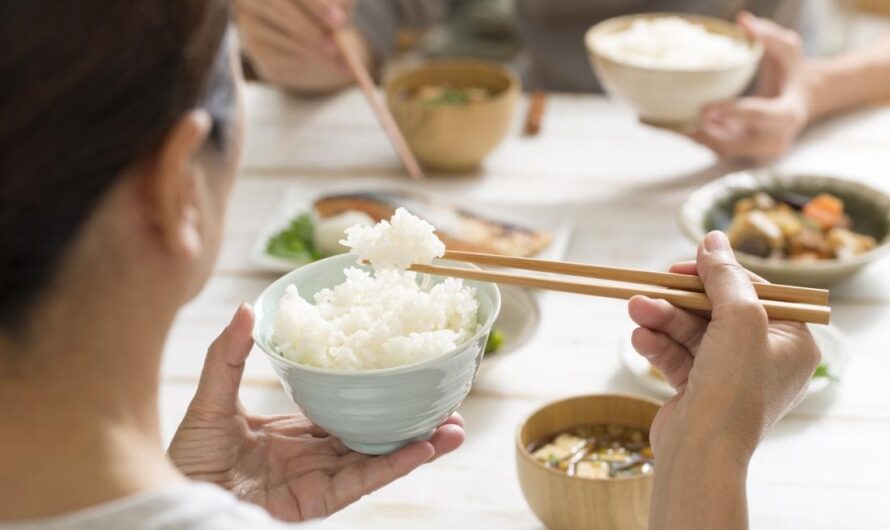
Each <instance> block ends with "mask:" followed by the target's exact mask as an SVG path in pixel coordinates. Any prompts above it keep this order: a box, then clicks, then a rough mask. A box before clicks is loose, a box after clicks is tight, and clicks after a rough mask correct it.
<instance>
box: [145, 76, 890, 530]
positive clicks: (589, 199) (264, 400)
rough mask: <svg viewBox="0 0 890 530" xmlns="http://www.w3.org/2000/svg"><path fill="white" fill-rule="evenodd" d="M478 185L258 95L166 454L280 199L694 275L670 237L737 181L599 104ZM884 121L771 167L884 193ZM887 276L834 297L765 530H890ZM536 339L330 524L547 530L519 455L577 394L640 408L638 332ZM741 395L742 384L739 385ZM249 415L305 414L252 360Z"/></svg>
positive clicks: (757, 501) (581, 315) (180, 351)
mask: <svg viewBox="0 0 890 530" xmlns="http://www.w3.org/2000/svg"><path fill="white" fill-rule="evenodd" d="M524 110H525V109H524V105H523V106H522V107H520V109H519V112H518V113H517V123H516V127H515V128H514V130H513V131H512V132H511V133H510V135H509V136H508V138H507V139H506V140H505V142H504V143H503V144H502V145H501V146H500V147H499V148H498V149H497V150H496V151H495V152H494V153H492V154H491V155H490V156H489V157H488V159H487V160H486V162H485V164H484V166H483V167H482V168H481V169H480V170H479V172H478V174H475V175H470V176H462V177H450V178H449V177H434V178H431V179H429V180H428V181H427V182H424V183H421V184H415V183H412V182H409V181H408V179H407V177H405V176H404V174H403V173H402V171H401V170H400V166H399V163H398V160H397V159H396V158H395V155H394V154H393V151H392V149H391V148H390V147H389V145H388V144H387V141H386V138H385V137H384V136H383V134H382V132H381V131H380V130H379V129H378V127H377V125H376V123H375V121H374V119H373V116H372V115H371V113H370V111H369V110H368V108H367V107H366V105H365V103H364V101H363V100H362V98H361V95H360V94H359V93H358V92H355V91H346V92H343V93H341V94H339V95H336V96H333V97H331V98H328V99H311V100H300V99H296V98H293V97H291V96H288V95H285V94H283V93H280V92H278V91H276V90H274V89H271V88H268V87H262V86H255V85H254V86H251V87H250V88H249V90H248V114H249V118H248V128H247V131H248V133H247V136H248V140H247V145H246V148H245V160H244V166H243V170H242V171H241V175H240V178H239V180H238V183H237V184H236V186H235V190H234V194H233V197H232V200H231V205H230V208H229V216H228V227H227V237H226V241H225V245H224V248H223V251H222V256H221V259H220V261H219V264H218V267H217V270H216V273H215V274H214V276H213V278H212V279H211V280H210V282H209V283H208V285H207V287H206V288H205V289H204V291H203V292H202V293H201V294H200V295H199V296H198V297H197V298H196V299H195V300H194V301H193V302H192V303H190V304H189V305H188V306H187V307H186V308H185V309H184V310H183V311H182V313H181V314H180V315H179V317H178V319H177V321H176V323H175V325H174V329H173V332H172V334H171V336H170V339H169V341H168V344H167V348H166V355H165V360H164V365H163V376H164V383H163V389H162V393H161V414H162V422H163V428H164V433H165V436H166V437H168V438H169V437H170V436H172V433H173V431H174V429H175V428H176V425H177V424H178V422H179V420H180V418H181V416H182V413H183V411H184V410H185V407H186V405H187V404H188V400H189V399H190V398H191V395H192V393H193V391H194V387H195V382H196V380H197V376H198V374H199V371H200V368H201V363H202V362H203V356H204V352H205V351H206V348H207V345H208V344H209V343H210V341H211V340H212V339H213V338H214V337H215V336H216V334H217V333H218V332H219V331H220V330H221V329H222V328H223V327H224V326H225V324H226V323H227V321H228V318H229V317H230V315H231V313H232V312H233V311H234V309H235V308H236V306H237V304H238V303H239V302H241V301H242V300H247V301H251V300H253V299H254V298H255V297H256V296H257V294H259V292H260V290H261V289H262V288H263V287H264V286H265V285H267V284H268V283H269V282H270V281H271V280H272V279H274V275H273V276H270V275H268V274H264V273H262V272H260V271H258V270H257V269H256V268H255V267H254V266H252V265H251V262H250V261H249V259H248V257H247V255H248V252H249V250H250V248H251V246H252V245H253V244H254V240H255V238H256V237H257V232H258V231H259V230H260V229H261V228H262V226H263V224H264V223H265V222H266V220H267V218H268V216H269V214H270V211H271V209H272V208H274V206H275V204H276V203H277V201H278V200H279V198H280V197H281V196H283V195H284V193H285V191H286V190H288V189H291V188H295V189H298V190H305V193H306V194H307V197H310V196H312V195H315V194H318V193H321V192H324V191H326V190H329V189H331V188H343V187H344V186H350V187H351V188H353V189H355V188H364V189H368V188H374V187H376V186H381V185H385V186H389V187H392V186H401V185H403V186H405V187H406V188H409V189H415V190H422V191H424V192H426V193H430V194H435V195H438V196H441V197H443V198H446V199H450V200H453V201H455V202H458V203H463V204H472V203H473V202H474V201H480V202H498V203H504V204H507V205H511V204H515V208H516V209H517V212H520V211H521V210H522V207H523V204H529V203H533V204H536V205H542V206H544V205H552V206H553V207H557V208H562V207H566V205H571V206H573V207H574V208H576V211H577V215H576V219H575V223H574V229H573V237H572V239H571V241H570V243H569V245H568V249H567V252H566V258H567V259H570V260H573V261H587V262H592V263H599V264H607V265H619V266H632V267H640V268H654V269H662V268H664V267H665V266H666V265H667V264H669V263H670V262H672V261H675V260H678V259H686V258H689V257H691V256H692V255H693V252H694V246H693V245H692V244H691V243H690V242H689V241H688V240H686V239H685V238H684V236H683V235H682V234H681V233H680V230H679V228H678V227H677V224H676V222H675V216H676V211H677V207H678V205H679V204H680V202H681V201H682V200H683V198H684V197H685V196H686V195H687V194H688V193H689V192H690V191H691V190H693V189H695V188H696V187H698V186H700V185H702V184H704V183H706V182H708V181H709V180H711V179H713V178H715V177H717V176H720V175H722V174H725V173H727V172H729V171H732V170H735V169H740V166H733V165H728V164H721V163H718V162H717V161H716V160H715V159H714V157H713V156H712V155H711V153H710V152H709V151H707V150H705V149H703V148H701V147H699V146H697V145H695V144H693V143H692V142H690V141H688V140H686V139H685V138H683V137H680V136H677V135H674V134H672V133H669V132H664V131H661V130H657V129H652V128H648V127H645V126H642V125H640V124H638V123H637V122H636V120H635V119H634V118H633V116H632V115H631V114H630V112H629V111H628V110H627V109H624V108H621V107H619V106H617V105H615V104H613V103H611V102H610V101H608V100H606V99H605V98H602V97H598V96H589V95H585V96H569V95H554V96H551V97H550V99H549V102H548V107H547V112H546V114H545V117H544V123H543V129H542V132H541V134H540V135H539V136H537V137H535V138H532V139H527V138H523V137H521V136H520V135H519V133H518V130H519V121H520V118H521V115H523V114H524ZM888 132H890V109H888V108H875V109H869V110H866V111H862V112H858V113H855V114H852V115H848V116H845V117H842V118H840V119H836V120H833V121H830V122H827V123H823V124H820V125H818V126H816V127H814V128H812V129H811V130H809V131H808V132H807V133H806V134H805V135H804V137H803V138H802V139H801V141H800V142H799V144H798V146H797V147H796V148H795V149H794V150H793V152H791V153H790V154H789V155H788V156H786V157H785V158H784V159H782V160H780V161H778V162H777V165H778V166H779V167H781V168H783V169H788V170H800V171H812V172H821V173H838V174H843V175H849V176H852V177H854V178H858V179H861V180H863V181H866V182H869V183H870V184H872V185H874V186H878V187H881V188H883V189H890V172H888V168H890V136H888ZM888 273H890V260H887V261H884V262H882V263H878V264H876V265H873V266H871V267H870V268H869V269H867V270H866V271H865V272H863V273H862V274H861V275H859V276H858V277H856V278H854V279H852V280H851V281H848V282H846V283H844V284H842V285H839V286H837V287H836V288H834V289H833V292H832V300H833V309H834V319H833V320H834V323H835V324H834V325H835V326H836V327H837V328H838V329H839V330H840V331H841V332H842V333H844V334H845V337H846V341H845V344H844V346H845V349H846V352H847V354H848V356H849V365H848V367H847V370H846V373H845V374H844V377H843V381H842V382H841V383H840V384H839V385H837V386H836V387H835V388H834V389H833V390H831V391H829V392H828V393H826V394H823V395H819V396H815V397H812V398H810V399H808V400H807V401H805V402H804V403H803V404H802V405H801V406H800V407H799V408H797V409H796V410H794V411H793V412H792V413H791V414H790V415H789V416H788V417H787V418H786V419H785V420H784V421H783V422H782V423H780V424H779V425H778V426H777V427H776V428H775V429H774V430H773V432H772V433H771V434H770V435H769V436H768V437H767V439H766V440H765V441H764V442H763V444H762V446H761V447H760V449H759V450H758V452H757V454H756V456H755V458H754V460H753V463H752V465H751V470H750V477H749V486H748V490H749V495H750V511H751V519H752V525H753V528H764V529H785V528H787V529H800V528H808V529H826V530H828V529H831V530H837V529H844V528H890V510H886V509H884V507H883V506H884V505H883V503H884V502H887V501H888V500H890V456H888V449H890V390H888V384H887V380H888V379H887V374H890V275H888ZM538 302H539V304H540V309H541V313H542V319H541V323H540V327H539V328H538V331H537V333H536V335H535V336H534V337H533V338H532V339H531V340H530V342H528V343H527V344H526V345H525V346H523V347H522V348H521V349H520V350H518V351H515V352H512V353H509V354H506V355H504V356H503V357H501V358H499V359H498V360H497V361H496V362H492V363H490V364H489V365H487V366H483V369H482V371H481V372H480V375H479V378H478V380H477V382H476V385H475V387H474V389H473V393H472V394H471V395H470V397H469V398H468V399H467V400H466V401H465V402H464V404H463V405H462V406H461V409H460V411H461V413H462V414H463V415H464V417H465V418H466V423H467V442H466V444H465V445H464V446H463V447H462V448H461V449H460V450H459V451H458V452H456V453H454V454H452V455H449V456H447V457H445V458H443V459H441V460H439V461H437V462H435V463H434V464H431V465H428V466H425V467H424V468H423V469H421V470H419V471H417V472H415V473H413V474H412V475H410V476H409V477H406V478H404V479H402V480H400V481H397V482H396V483H394V484H392V485H390V486H388V487H386V488H384V489H382V490H380V491H378V492H376V493H374V494H373V495H370V496H368V497H366V498H365V499H363V500H361V501H360V502H358V503H356V504H355V505H353V506H351V507H349V508H347V509H345V510H343V511H342V512H340V513H338V514H336V515H335V516H334V519H335V520H336V521H338V522H340V523H342V524H345V525H348V526H354V527H356V528H368V529H371V528H373V529H384V528H386V529H389V528H427V529H436V528H443V529H444V528H486V529H488V528H511V529H539V528H543V526H542V525H541V524H540V523H539V522H538V521H537V519H536V518H535V517H534V515H533V514H532V513H531V511H530V510H529V509H528V507H527V506H526V504H525V501H524V499H523V497H522V493H521V491H520V489H519V485H518V482H517V480H516V473H515V468H514V460H513V459H514V454H513V436H514V431H515V429H516V426H517V425H518V423H519V422H520V420H521V419H522V418H523V417H524V416H525V415H527V414H528V413H529V412H531V411H532V410H533V409H534V408H536V407H538V406H539V405H541V404H543V403H545V402H546V401H549V400H552V399H555V398H559V397H562V396H567V395H572V394H581V393H603V392H632V393H645V392H646V390H645V389H644V388H643V387H641V386H640V385H639V384H638V383H637V382H636V381H635V380H634V379H633V378H632V377H631V376H630V375H628V374H627V373H626V372H624V371H623V370H622V369H621V366H620V365H619V360H618V357H617V348H618V345H619V343H620V342H621V341H622V340H625V338H626V335H627V333H628V332H629V330H630V329H631V324H630V322H629V319H628V318H627V316H626V311H625V307H624V303H622V302H621V301H615V300H604V299H596V298H587V297H582V296H574V295H568V294H558V293H542V294H540V295H539V298H538ZM739 377H744V374H739ZM242 399H243V400H244V402H245V405H246V406H247V407H249V408H250V409H251V410H253V411H256V412H260V413H280V412H287V411H291V410H293V405H292V404H291V403H290V402H289V400H288V398H287V397H286V396H285V395H284V393H283V391H282V390H281V389H280V387H279V386H278V383H277V381H276V380H275V379H274V375H273V373H272V371H271V368H270V367H269V366H268V365H267V362H266V360H265V359H263V358H262V355H261V354H260V353H259V352H258V351H254V354H253V355H252V356H251V359H250V360H249V361H248V367H247V371H246V376H245V383H244V387H243V390H242Z"/></svg>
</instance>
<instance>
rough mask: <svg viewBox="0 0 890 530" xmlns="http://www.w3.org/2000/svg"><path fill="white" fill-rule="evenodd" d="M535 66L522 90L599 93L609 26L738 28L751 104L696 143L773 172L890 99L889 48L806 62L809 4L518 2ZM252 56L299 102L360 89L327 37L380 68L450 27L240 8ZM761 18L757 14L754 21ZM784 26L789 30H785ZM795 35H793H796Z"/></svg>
mask: <svg viewBox="0 0 890 530" xmlns="http://www.w3.org/2000/svg"><path fill="white" fill-rule="evenodd" d="M515 3H516V17H517V23H518V27H519V30H520V34H521V36H522V39H523V41H524V44H525V47H526V49H527V51H528V55H529V58H530V63H529V66H528V69H527V71H525V72H523V78H524V81H525V86H526V88H529V89H543V90H554V91H576V92H577V91H592V90H598V85H597V82H596V78H595V76H594V75H593V73H592V71H591V69H590V66H589V64H588V61H587V57H586V52H585V50H584V43H583V35H584V32H585V31H586V30H587V29H588V28H589V27H590V26H592V25H593V24H595V23H597V22H599V21H601V20H604V19H606V18H609V17H613V16H618V15H622V14H628V13H634V12H655V11H674V12H690V13H698V14H703V15H711V16H717V17H721V18H727V19H728V18H732V17H733V16H735V13H737V12H739V11H741V10H746V11H744V12H742V13H741V14H739V15H738V17H737V20H738V22H739V24H740V25H741V26H742V27H743V28H744V29H745V30H746V31H747V32H748V33H749V34H750V35H751V36H752V37H753V38H755V39H757V40H759V41H760V42H762V43H763V45H764V48H765V55H764V60H763V62H762V64H761V69H760V75H759V77H758V81H757V84H756V90H755V92H754V93H753V94H751V95H750V96H745V97H741V98H739V99H736V100H734V101H727V102H719V103H716V104H714V105H711V106H710V107H708V108H706V109H705V110H704V111H703V113H702V117H701V123H700V126H699V128H698V129H697V130H695V131H694V132H692V133H691V134H690V137H691V138H692V139H694V140H695V141H697V142H699V143H701V144H702V145H705V146H707V147H709V148H710V149H712V150H713V151H714V152H715V153H716V154H717V155H718V156H720V157H723V158H727V159H740V160H751V161H755V162H765V161H768V160H770V159H773V158H775V157H777V156H779V155H781V154H783V153H785V152H786V151H787V150H788V149H789V148H790V147H791V146H792V145H793V143H794V141H795V139H796V138H797V136H798V135H799V134H800V132H801V131H802V130H804V129H805V128H806V127H807V126H808V125H809V124H811V123H813V122H815V121H817V120H819V119H821V118H823V117H825V116H829V115H831V114H835V113H838V112H842V111H845V110H849V109H852V108H855V107H857V106H861V105H865V104H867V103H870V102H872V101H874V100H875V99H878V98H881V97H884V96H887V95H890V89H888V88H887V87H888V86H890V38H888V39H883V40H881V41H879V42H876V43H874V44H873V45H871V46H867V47H865V48H863V49H861V50H857V51H853V52H850V53H846V54H842V55H840V56H837V57H832V58H824V59H822V58H807V57H805V56H804V53H803V46H802V41H801V37H800V33H799V32H800V30H801V29H802V28H803V27H805V26H806V25H807V22H808V20H807V19H808V16H807V15H808V13H807V12H806V2H803V1H802V0H784V1H767V0H762V1H761V0H747V1H746V0H724V1H715V2H704V1H699V0H686V1H683V0H610V1H608V2H599V1H592V0H516V2H515ZM235 6H236V13H237V17H236V18H237V23H238V28H239V31H240V33H241V36H242V39H243V46H244V53H245V55H246V57H247V58H248V59H249V60H250V62H251V64H252V65H253V66H254V67H255V69H256V71H257V73H258V75H259V76H260V77H261V78H262V79H264V80H267V81H269V82H272V83H275V84H278V85H281V86H283V87H285V88H288V89H291V90H294V91H297V92H303V93H323V92H329V91H333V90H337V89H340V88H343V87H345V86H347V85H350V84H351V83H352V82H353V81H352V78H351V76H350V73H349V71H348V69H347V68H346V67H345V66H344V65H343V63H342V60H341V58H340V56H339V54H338V51H337V49H336V47H335V46H334V44H333V42H332V41H331V39H330V36H329V32H330V31H331V30H332V29H343V30H345V31H346V32H347V34H348V35H349V42H350V45H351V46H353V47H354V48H355V49H356V51H357V52H358V53H359V55H360V56H361V57H363V59H364V61H365V63H366V64H367V65H368V66H369V68H371V69H372V70H376V69H379V67H381V66H382V65H383V64H384V62H385V60H386V58H387V57H388V56H389V54H390V53H391V52H392V48H393V44H394V42H395V36H396V33H397V31H398V30H399V29H400V28H405V27H426V26H430V25H432V24H434V23H436V22H439V21H441V20H442V19H443V17H444V16H445V14H446V12H447V7H448V2H446V1H443V0H235ZM752 13H753V14H752ZM786 28H793V30H792V29H786ZM795 30H797V31H795Z"/></svg>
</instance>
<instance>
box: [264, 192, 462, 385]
mask: <svg viewBox="0 0 890 530" xmlns="http://www.w3.org/2000/svg"><path fill="white" fill-rule="evenodd" d="M347 232H348V236H347V239H346V242H345V243H347V244H348V246H350V247H352V249H353V252H355V253H357V252H356V251H357V250H360V251H361V253H360V254H359V256H358V257H359V259H368V260H370V261H371V263H373V264H374V268H375V271H374V272H373V273H369V272H366V271H364V270H361V269H358V268H354V267H352V268H348V269H346V270H345V271H344V274H345V275H346V281H344V282H343V283H341V284H340V285H337V286H335V287H333V288H331V289H324V290H322V291H320V292H319V293H317V294H316V295H315V298H314V302H315V303H314V304H312V303H309V302H308V301H306V300H304V299H303V298H302V297H301V296H300V294H299V292H298V291H297V288H296V286H294V285H290V286H288V287H287V289H286V290H285V293H284V296H283V297H282V299H281V302H280V304H279V306H278V311H277V313H276V315H275V322H274V330H273V337H272V340H273V343H274V345H275V348H276V350H277V351H278V352H279V353H280V354H282V355H283V356H285V357H287V358H288V359H291V360H293V361H296V362H299V363H302V364H306V365H309V366H315V367H319V368H336V369H348V370H373V369H378V368H388V367H393V366H401V365H405V364H412V363H415V362H419V361H423V360H426V359H430V358H433V357H437V356H439V355H442V354H445V353H447V352H449V351H451V350H453V349H455V348H456V347H458V346H460V345H461V344H463V343H465V342H466V341H467V340H469V339H470V338H472V336H473V335H474V334H475V333H476V331H477V328H478V325H479V324H478V321H477V313H478V310H479V303H478V301H477V300H476V292H475V289H473V288H471V287H465V286H464V285H463V282H462V281H461V280H459V279H454V278H448V279H446V280H445V281H443V282H442V283H438V284H436V285H434V286H432V287H431V288H423V287H421V286H420V285H418V281H417V280H418V278H417V275H416V273H413V272H407V271H405V270H402V269H403V268H404V267H406V266H408V265H411V264H412V263H416V262H420V263H423V262H427V263H428V262H429V261H431V260H432V258H433V257H435V256H437V255H441V254H442V253H443V251H444V245H443V244H442V242H441V241H439V239H438V238H437V237H436V236H435V234H434V233H433V230H432V227H431V226H430V225H429V224H427V223H425V222H424V221H421V220H420V219H418V218H417V217H414V216H413V215H411V214H410V213H408V212H407V211H405V210H401V209H400V210H399V211H397V212H396V214H395V215H394V216H393V218H392V220H391V222H389V223H387V222H386V221H383V222H381V223H379V224H378V225H376V226H375V227H372V228H358V227H353V228H350V229H348V230H347Z"/></svg>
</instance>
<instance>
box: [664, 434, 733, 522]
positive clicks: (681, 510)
mask: <svg viewBox="0 0 890 530" xmlns="http://www.w3.org/2000/svg"><path fill="white" fill-rule="evenodd" d="M738 453H739V451H738V450H737V449H736V448H734V447H733V445H732V444H731V442H730V443H726V444H719V443H714V440H713V439H711V438H708V437H707V436H704V435H703V434H698V435H691V436H688V437H687V438H685V439H683V440H682V442H681V443H680V444H678V446H677V447H671V448H663V449H662V450H661V451H660V452H659V454H658V463H657V466H658V467H657V471H656V473H655V484H654V487H653V494H652V503H651V506H650V514H651V516H650V524H649V528H650V530H671V529H677V530H681V529H686V528H720V529H722V530H744V529H746V528H748V502H747V494H746V491H745V481H746V479H747V475H748V459H747V458H744V457H741V458H740V457H739V454H738Z"/></svg>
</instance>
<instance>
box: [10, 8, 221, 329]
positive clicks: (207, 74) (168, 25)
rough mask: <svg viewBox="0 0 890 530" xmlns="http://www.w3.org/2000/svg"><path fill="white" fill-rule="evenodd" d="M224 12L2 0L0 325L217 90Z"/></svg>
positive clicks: (22, 315) (19, 315) (21, 309)
mask: <svg viewBox="0 0 890 530" xmlns="http://www.w3.org/2000/svg"><path fill="white" fill-rule="evenodd" d="M227 21H228V2H227V1H226V0H78V1H58V0H3V1H2V2H0V329H5V330H6V331H8V332H11V333H12V334H14V333H15V332H16V329H17V328H18V327H20V326H21V325H22V324H23V323H25V322H26V321H27V318H26V317H27V312H28V308H29V307H30V306H31V305H32V304H33V303H34V301H35V298H36V297H37V296H38V295H39V294H40V292H41V289H42V288H43V287H44V286H45V285H46V284H48V283H49V281H50V280H51V278H52V275H53V273H54V271H55V270H56V268H57V266H58V262H59V260H60V257H61V256H62V255H63V253H64V251H65V250H66V248H67V247H68V245H69V244H70V243H71V241H72V240H73V239H74V237H75V236H76V235H77V234H78V231H79V229H80V228H81V227H82V226H83V224H84V221H85V220H86V219H87V218H88V217H89V215H90V213H91V211H92V210H93V208H94V207H95V206H96V205H97V203H98V202H99V200H100V199H101V198H102V197H103V195H104V194H105V193H106V192H107V191H108V190H109V189H110V188H111V187H112V185H113V184H114V183H115V182H116V181H117V179H118V178H120V177H121V176H122V174H123V173H124V172H125V170H126V169H127V168H128V167H130V166H132V165H133V164H135V163H138V162H139V161H140V160H142V159H145V158H146V157H148V156H150V155H151V154H152V153H153V152H154V151H156V150H157V149H158V147H159V145H160V143H161V142H162V141H163V139H164V137H165V136H166V134H167V133H168V132H169V130H170V129H171V127H172V126H173V125H174V123H175V122H176V121H177V120H178V119H179V118H180V117H181V116H182V115H183V113H185V112H187V111H189V110H190V109H193V108H196V107H198V106H200V105H203V104H204V103H203V102H204V101H208V100H212V99H214V97H213V95H212V94H211V95H210V96H209V97H208V96H207V90H208V84H209V83H210V82H211V80H212V77H216V76H212V75H211V74H212V73H213V72H214V68H213V66H214V62H215V60H216V62H217V63H219V62H220V61H219V56H220V53H219V50H220V47H221V46H220V44H221V42H222V41H223V37H224V35H225V33H226V27H227ZM222 62H225V61H222ZM213 82H214V83H215V80H214V81H213ZM216 99H219V98H218V97H217V98H216ZM223 99H224V100H225V99H226V98H223ZM220 112H222V113H223V114H224V113H225V110H223V111H220V110H219V109H213V110H211V115H213V116H214V118H215V119H214V130H213V134H212V137H213V138H214V139H216V140H217V142H218V141H220V137H221V131H220V129H221V124H220Z"/></svg>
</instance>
